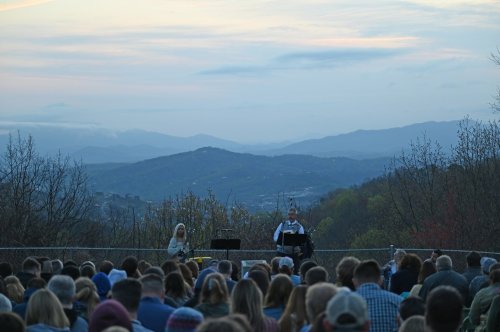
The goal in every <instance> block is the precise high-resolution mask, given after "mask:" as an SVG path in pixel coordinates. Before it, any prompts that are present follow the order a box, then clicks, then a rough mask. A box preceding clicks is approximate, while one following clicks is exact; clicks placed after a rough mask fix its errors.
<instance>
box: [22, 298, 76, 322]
mask: <svg viewBox="0 0 500 332" xmlns="http://www.w3.org/2000/svg"><path fill="white" fill-rule="evenodd" d="M39 323H42V324H45V325H48V326H53V327H57V328H64V327H69V326H70V325H69V320H68V318H67V317H66V314H65V313H64V310H63V307H62V305H61V302H59V300H58V299H57V296H55V295H54V293H52V292H51V291H49V290H48V289H39V290H37V291H36V292H35V293H33V295H31V297H30V299H29V301H28V307H27V309H26V324H27V325H34V324H39Z"/></svg>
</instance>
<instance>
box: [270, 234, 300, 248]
mask: <svg viewBox="0 0 500 332" xmlns="http://www.w3.org/2000/svg"><path fill="white" fill-rule="evenodd" d="M306 241H307V235H306V234H295V233H283V232H280V234H279V235H278V240H277V241H276V244H278V245H283V246H292V247H301V246H303V245H304V243H306Z"/></svg>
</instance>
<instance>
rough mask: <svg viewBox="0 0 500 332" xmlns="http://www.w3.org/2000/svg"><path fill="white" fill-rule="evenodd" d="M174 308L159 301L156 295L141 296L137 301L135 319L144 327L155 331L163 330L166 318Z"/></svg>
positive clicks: (162, 331)
mask: <svg viewBox="0 0 500 332" xmlns="http://www.w3.org/2000/svg"><path fill="white" fill-rule="evenodd" d="M173 311H174V308H172V307H171V306H168V305H166V304H164V303H162V302H161V300H160V299H159V298H157V297H143V298H142V299H141V302H139V309H138V310H137V320H138V321H140V322H141V323H142V325H143V326H144V327H145V328H148V329H150V330H153V331H155V332H165V327H166V326H167V320H168V318H169V317H170V315H171V314H172V312H173Z"/></svg>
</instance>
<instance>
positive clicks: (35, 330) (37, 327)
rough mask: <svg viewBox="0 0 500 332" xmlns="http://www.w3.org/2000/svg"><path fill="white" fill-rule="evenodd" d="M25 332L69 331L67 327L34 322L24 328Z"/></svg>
mask: <svg viewBox="0 0 500 332" xmlns="http://www.w3.org/2000/svg"><path fill="white" fill-rule="evenodd" d="M26 332H70V330H69V327H64V328H58V327H54V326H49V325H45V324H34V325H30V326H28V327H27V328H26Z"/></svg>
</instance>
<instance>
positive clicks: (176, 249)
mask: <svg viewBox="0 0 500 332" xmlns="http://www.w3.org/2000/svg"><path fill="white" fill-rule="evenodd" d="M167 251H168V256H169V258H170V259H178V260H179V261H181V262H184V261H185V260H186V258H187V253H188V251H189V242H187V232H186V226H185V225H184V224H183V223H179V224H177V225H175V228H174V234H173V235H172V238H171V239H170V242H169V244H168V249H167Z"/></svg>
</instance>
